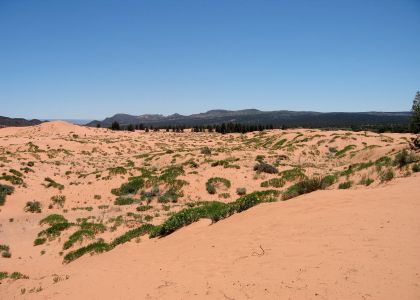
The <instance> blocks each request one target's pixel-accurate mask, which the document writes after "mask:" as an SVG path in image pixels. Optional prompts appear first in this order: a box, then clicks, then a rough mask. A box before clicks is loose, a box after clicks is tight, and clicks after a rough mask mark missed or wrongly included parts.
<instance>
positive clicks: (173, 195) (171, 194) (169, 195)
mask: <svg viewBox="0 0 420 300" xmlns="http://www.w3.org/2000/svg"><path fill="white" fill-rule="evenodd" d="M182 196H183V193H182V192H181V191H179V190H177V189H176V188H174V187H170V188H169V189H168V190H167V191H166V192H165V193H164V194H163V195H162V196H160V197H159V198H158V202H160V203H168V202H173V203H175V202H177V201H178V198H179V197H182Z"/></svg>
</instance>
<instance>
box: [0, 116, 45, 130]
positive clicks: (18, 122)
mask: <svg viewBox="0 0 420 300" xmlns="http://www.w3.org/2000/svg"><path fill="white" fill-rule="evenodd" d="M41 123H42V121H40V120H37V119H32V120H26V119H22V118H8V117H2V116H0V127H12V126H13V127H23V126H32V125H38V124H41Z"/></svg>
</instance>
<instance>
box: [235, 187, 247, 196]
mask: <svg viewBox="0 0 420 300" xmlns="http://www.w3.org/2000/svg"><path fill="white" fill-rule="evenodd" d="M236 194H238V195H239V196H243V195H245V194H246V188H237V189H236Z"/></svg>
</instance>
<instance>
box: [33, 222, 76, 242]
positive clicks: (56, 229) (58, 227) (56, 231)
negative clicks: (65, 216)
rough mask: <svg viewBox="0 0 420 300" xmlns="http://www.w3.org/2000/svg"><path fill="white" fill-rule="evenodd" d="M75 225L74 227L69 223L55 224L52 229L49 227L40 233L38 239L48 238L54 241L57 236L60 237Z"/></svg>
mask: <svg viewBox="0 0 420 300" xmlns="http://www.w3.org/2000/svg"><path fill="white" fill-rule="evenodd" d="M73 225H74V224H73V223H68V222H64V223H56V224H53V225H51V226H50V227H48V228H47V229H45V230H42V231H41V232H39V233H38V237H45V238H48V239H54V238H56V237H57V236H59V235H60V234H61V232H62V231H64V230H66V229H68V228H70V227H71V226H73Z"/></svg>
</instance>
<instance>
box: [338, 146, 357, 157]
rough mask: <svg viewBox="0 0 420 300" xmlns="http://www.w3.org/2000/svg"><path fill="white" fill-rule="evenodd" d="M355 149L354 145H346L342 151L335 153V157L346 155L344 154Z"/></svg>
mask: <svg viewBox="0 0 420 300" xmlns="http://www.w3.org/2000/svg"><path fill="white" fill-rule="evenodd" d="M354 148H356V145H347V146H345V147H344V148H343V149H342V150H339V151H337V152H335V156H336V157H342V156H344V155H345V154H346V152H348V151H350V150H352V149H354Z"/></svg>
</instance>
